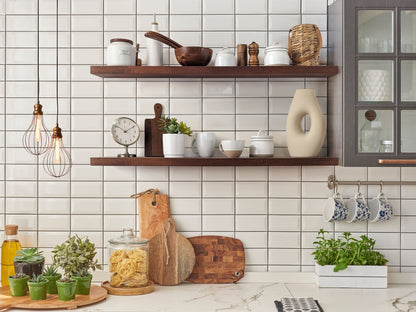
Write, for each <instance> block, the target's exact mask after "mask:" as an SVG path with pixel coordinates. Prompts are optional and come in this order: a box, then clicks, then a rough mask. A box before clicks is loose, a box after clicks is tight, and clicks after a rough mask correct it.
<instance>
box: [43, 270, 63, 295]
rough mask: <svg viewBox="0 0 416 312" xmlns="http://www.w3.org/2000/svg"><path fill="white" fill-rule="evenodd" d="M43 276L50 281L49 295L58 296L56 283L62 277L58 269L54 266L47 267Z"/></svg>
mask: <svg viewBox="0 0 416 312" xmlns="http://www.w3.org/2000/svg"><path fill="white" fill-rule="evenodd" d="M43 276H44V277H45V278H46V279H47V280H48V281H49V283H48V294H57V293H58V290H57V288H56V281H57V280H59V279H60V278H61V277H62V274H60V273H58V268H57V267H55V266H53V265H50V266H48V267H46V268H45V269H44V270H43Z"/></svg>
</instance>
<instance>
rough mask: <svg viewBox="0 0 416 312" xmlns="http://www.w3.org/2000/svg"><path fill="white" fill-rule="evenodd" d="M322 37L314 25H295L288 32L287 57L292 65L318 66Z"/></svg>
mask: <svg viewBox="0 0 416 312" xmlns="http://www.w3.org/2000/svg"><path fill="white" fill-rule="evenodd" d="M321 47H322V36H321V32H320V31H319V28H318V26H316V25H314V24H301V25H296V26H295V27H293V28H292V29H290V30H289V56H290V58H291V59H292V61H293V65H303V66H317V65H319V51H320V50H321Z"/></svg>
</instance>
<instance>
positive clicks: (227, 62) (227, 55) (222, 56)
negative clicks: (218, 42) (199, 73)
mask: <svg viewBox="0 0 416 312" xmlns="http://www.w3.org/2000/svg"><path fill="white" fill-rule="evenodd" d="M215 66H237V59H236V58H235V55H234V52H233V50H232V49H229V48H224V49H222V50H221V51H219V52H218V53H217V57H216V58H215Z"/></svg>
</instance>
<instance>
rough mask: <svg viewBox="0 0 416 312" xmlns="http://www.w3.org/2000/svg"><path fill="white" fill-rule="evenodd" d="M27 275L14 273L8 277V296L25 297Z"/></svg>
mask: <svg viewBox="0 0 416 312" xmlns="http://www.w3.org/2000/svg"><path fill="white" fill-rule="evenodd" d="M28 280H29V275H27V274H23V273H16V274H14V275H11V276H9V285H10V294H11V295H12V296H13V297H20V296H26V293H27V281H28Z"/></svg>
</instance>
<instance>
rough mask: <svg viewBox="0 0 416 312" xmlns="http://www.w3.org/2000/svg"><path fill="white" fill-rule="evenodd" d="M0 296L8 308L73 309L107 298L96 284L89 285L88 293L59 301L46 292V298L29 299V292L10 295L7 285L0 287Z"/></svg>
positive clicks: (55, 296) (105, 293)
mask: <svg viewBox="0 0 416 312" xmlns="http://www.w3.org/2000/svg"><path fill="white" fill-rule="evenodd" d="M0 297H1V298H2V301H3V299H4V301H8V303H6V302H5V304H6V305H5V306H8V307H10V308H20V309H32V310H47V309H68V310H73V309H76V308H77V307H81V306H85V305H89V304H92V303H96V302H99V301H102V300H104V299H106V298H107V290H106V289H105V288H103V287H100V286H97V285H91V291H90V294H89V295H76V297H75V300H70V301H60V300H59V298H58V294H56V295H50V294H48V296H47V298H46V300H30V298H29V293H28V294H27V295H26V296H23V297H12V296H11V295H10V289H9V287H8V286H6V287H1V288H0Z"/></svg>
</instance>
